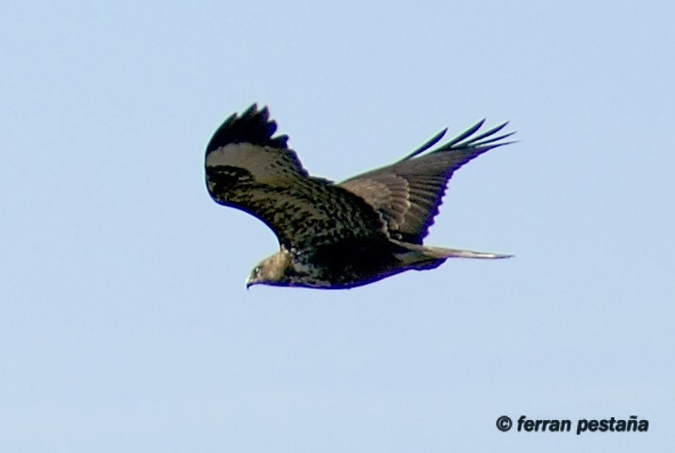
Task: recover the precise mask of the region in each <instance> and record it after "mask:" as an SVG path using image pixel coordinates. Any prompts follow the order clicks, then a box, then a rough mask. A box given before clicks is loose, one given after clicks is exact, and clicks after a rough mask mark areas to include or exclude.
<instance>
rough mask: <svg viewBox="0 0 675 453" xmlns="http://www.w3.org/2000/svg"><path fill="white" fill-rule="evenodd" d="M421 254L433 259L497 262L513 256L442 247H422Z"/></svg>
mask: <svg viewBox="0 0 675 453" xmlns="http://www.w3.org/2000/svg"><path fill="white" fill-rule="evenodd" d="M422 248H423V249H424V250H423V252H424V253H425V254H426V255H429V256H431V257H433V258H478V259H488V260H498V259H502V258H511V257H513V255H508V254H504V253H492V252H476V251H473V250H461V249H448V248H444V247H427V246H422Z"/></svg>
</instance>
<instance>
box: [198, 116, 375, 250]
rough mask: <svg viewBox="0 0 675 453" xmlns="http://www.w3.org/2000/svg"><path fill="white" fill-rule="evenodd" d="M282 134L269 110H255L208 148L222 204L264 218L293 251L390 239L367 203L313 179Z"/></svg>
mask: <svg viewBox="0 0 675 453" xmlns="http://www.w3.org/2000/svg"><path fill="white" fill-rule="evenodd" d="M276 129H277V125H276V123H275V122H274V121H270V120H269V113H268V110H267V108H263V109H262V110H258V108H257V106H256V105H255V104H254V105H252V106H251V107H250V108H249V109H248V110H246V111H245V112H244V113H243V114H242V115H241V116H238V115H236V114H235V115H232V116H231V117H229V118H228V119H227V120H226V121H225V122H224V123H223V125H222V126H221V127H220V128H219V129H218V130H217V131H216V133H215V134H214V135H213V138H211V141H210V142H209V144H208V146H207V148H206V186H207V188H208V191H209V194H210V195H211V197H212V198H213V199H214V200H215V201H216V202H218V203H220V204H222V205H225V206H231V207H233V208H237V209H241V210H242V211H245V212H248V213H249V214H252V215H254V216H255V217H257V218H259V219H260V220H262V221H263V222H265V224H267V226H269V227H270V228H271V229H272V230H273V231H274V233H275V234H276V236H277V238H278V239H279V243H280V244H281V245H282V246H285V247H286V248H287V249H289V250H290V249H295V250H298V249H305V248H308V247H313V246H316V245H321V244H326V243H334V242H338V241H339V240H341V239H349V238H366V237H373V236H378V235H379V236H385V235H386V233H385V229H384V224H383V222H382V219H381V218H380V217H379V215H378V213H377V212H376V211H375V210H374V209H373V208H372V207H371V206H370V205H368V204H367V203H366V202H365V201H364V200H363V199H362V198H360V197H358V196H355V195H354V194H353V193H351V192H349V191H347V190H345V189H343V188H341V187H338V186H336V185H334V184H333V183H331V182H330V181H328V180H325V179H321V178H315V177H310V176H309V175H308V173H307V171H306V170H305V169H304V168H303V167H302V164H301V163H300V160H299V159H298V156H297V155H296V153H295V151H293V150H291V149H289V148H288V146H287V144H286V142H287V140H288V137H287V136H285V135H278V136H273V134H274V132H275V131H276Z"/></svg>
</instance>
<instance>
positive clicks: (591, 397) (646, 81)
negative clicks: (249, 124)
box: [0, 0, 675, 453]
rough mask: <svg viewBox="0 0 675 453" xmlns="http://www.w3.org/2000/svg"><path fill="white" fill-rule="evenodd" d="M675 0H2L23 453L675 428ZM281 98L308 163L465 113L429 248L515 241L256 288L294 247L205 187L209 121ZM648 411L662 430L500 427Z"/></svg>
mask: <svg viewBox="0 0 675 453" xmlns="http://www.w3.org/2000/svg"><path fill="white" fill-rule="evenodd" d="M674 18H675V6H673V5H671V4H669V3H668V2H647V3H644V2H643V3H640V4H639V5H638V4H637V3H635V2H609V1H594V2H581V1H570V2H565V3H562V2H524V1H515V2H496V1H488V2H440V1H438V2H413V3H410V2H366V3H363V2H341V3H339V4H338V3H335V4H321V3H319V2H269V1H260V2H240V3H239V4H237V3H235V2H191V3H189V2H125V1H120V2H72V1H63V2H44V1H42V2H41V1H33V2H31V1H22V2H18V1H13V0H10V1H5V2H3V3H2V5H0V43H1V45H0V67H2V70H1V71H0V136H1V137H2V143H3V151H2V156H3V163H2V165H0V209H1V210H2V212H3V215H2V218H1V219H0V233H1V236H0V237H1V238H2V255H1V256H2V258H0V275H1V277H0V278H1V282H2V289H1V290H0V449H1V450H2V451H8V452H44V451H50V452H68V453H73V452H88V453H89V452H119V451H125V452H147V451H171V452H182V451H186V452H187V451H190V452H192V451H199V452H221V451H238V452H265V451H275V452H286V451H288V452H316V451H322V452H343V451H357V452H358V451H364V452H372V451H387V452H408V451H425V452H448V451H496V450H499V451H504V452H511V451H514V452H515V451H517V452H523V451H551V452H556V451H560V452H563V451H565V452H568V451H615V452H618V451H665V450H667V449H668V447H670V448H671V449H672V447H673V446H675V435H674V434H673V432H672V429H671V428H670V426H671V425H672V421H673V417H674V416H675V414H674V412H673V407H675V379H674V378H675V371H674V368H673V345H674V343H675V336H674V334H673V319H674V318H675V308H674V307H675V303H674V302H675V300H674V299H675V279H674V278H673V256H674V255H675V240H673V231H674V230H675V228H674V226H675V221H674V214H675V212H674V211H675V208H674V206H675V203H673V195H675V183H674V182H673V178H672V172H673V169H674V168H675V152H674V150H675V139H674V138H673V134H672V121H673V119H674V118H675V95H674V93H675V90H673V74H674V73H675V66H674V64H673V58H672V49H673V45H674V44H675V32H674V31H673V28H672V22H673V19H674ZM253 102H258V103H259V104H260V105H268V106H269V107H270V110H271V114H272V116H273V117H274V118H275V119H276V120H277V122H278V123H279V126H280V131H281V132H283V133H287V134H289V136H290V142H289V144H290V145H291V146H292V147H293V148H294V149H296V150H297V151H298V153H299V156H300V158H301V160H302V162H303V164H304V165H305V167H306V168H307V169H309V171H310V172H311V173H312V174H315V175H319V176H324V177H329V178H331V179H335V180H341V179H344V178H346V177H349V176H351V175H354V174H356V173H358V172H361V171H364V170H367V169H370V168H374V167H377V166H380V165H384V164H387V163H389V162H393V161H395V160H397V159H399V158H401V157H402V156H404V155H405V154H406V153H407V152H409V151H410V150H412V149H414V148H415V147H416V146H418V145H419V144H421V143H423V142H424V141H426V140H427V139H428V138H430V137H431V136H432V135H433V134H435V133H436V132H437V131H438V130H440V129H442V128H443V127H446V126H449V127H450V132H451V133H455V132H459V131H460V130H462V129H463V128H465V127H466V126H468V125H470V124H472V123H473V122H475V121H476V120H478V119H480V118H483V117H487V118H488V123H489V124H496V123H498V122H501V121H503V120H510V121H511V125H510V127H511V128H512V130H517V131H518V134H517V138H518V139H519V140H520V142H519V143H518V144H515V145H510V146H508V147H504V148H499V149H497V150H494V151H491V152H490V153H488V154H487V155H484V156H481V157H480V158H479V159H477V160H475V161H473V162H471V163H470V164H469V165H467V166H466V167H464V168H462V169H461V170H460V171H459V172H457V173H456V174H455V176H454V177H453V180H452V182H451V184H450V188H449V190H448V195H447V196H446V198H445V203H444V205H443V207H442V209H441V215H440V216H439V217H438V219H437V222H436V224H435V225H434V227H433V228H432V230H431V235H430V237H429V238H428V242H429V243H430V244H434V245H442V246H449V247H458V248H470V249H476V250H487V251H495V252H506V253H513V254H515V255H516V258H514V259H511V260H506V261H498V262H488V261H469V260H457V261H453V262H450V263H446V264H445V265H444V266H442V267H441V268H439V269H437V270H434V271H431V272H408V273H406V274H402V275H400V276H397V277H394V278H391V279H387V280H384V281H382V282H379V283H377V284H374V285H370V286H367V287H363V288H359V289H354V290H349V291H334V292H320V291H312V290H302V289H280V288H272V287H259V286H257V287H254V288H252V289H251V290H250V291H248V292H247V291H246V290H245V287H244V280H245V277H246V276H247V275H248V273H249V270H250V268H251V267H252V266H253V265H254V264H255V263H257V262H258V261H259V260H260V259H261V258H263V257H265V256H267V255H269V254H271V253H273V252H274V251H275V250H276V248H277V244H276V239H275V237H274V235H273V234H272V233H271V232H270V231H269V230H268V229H267V228H266V227H265V226H264V225H263V224H262V223H260V222H259V221H257V220H256V219H254V218H252V217H249V216H247V215H245V214H244V213H242V212H239V211H235V210H232V209H225V208H222V207H220V206H218V205H216V204H215V203H213V202H212V200H211V199H210V198H209V196H208V194H207V192H206V190H205V186H204V182H203V177H204V176H203V157H204V156H203V154H204V148H205V146H206V143H207V142H208V140H209V138H210V136H211V134H212V133H213V131H214V130H215V129H216V127H218V126H219V125H220V123H221V122H222V121H223V120H224V119H225V118H226V117H227V116H229V115H230V114H231V113H233V112H235V111H242V110H243V109H245V108H246V107H248V106H249V105H250V104H251V103H253ZM501 415H509V416H511V417H512V418H514V419H517V418H518V417H519V416H520V415H527V417H528V418H530V419H571V420H572V421H576V420H579V419H603V418H609V417H616V418H623V419H627V418H628V417H629V416H630V415H637V416H638V417H639V418H640V419H647V420H649V422H650V428H649V431H648V432H647V433H585V434H582V435H580V436H577V435H575V434H574V433H558V434H554V433H522V432H521V433H518V432H508V433H502V432H499V431H498V430H497V429H496V427H495V421H496V419H497V418H498V417H499V416H501Z"/></svg>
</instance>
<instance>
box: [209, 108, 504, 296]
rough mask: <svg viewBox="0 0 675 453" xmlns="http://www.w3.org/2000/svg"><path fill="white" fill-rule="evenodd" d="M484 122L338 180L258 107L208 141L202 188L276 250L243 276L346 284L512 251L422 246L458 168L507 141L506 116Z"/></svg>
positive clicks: (283, 282)
mask: <svg viewBox="0 0 675 453" xmlns="http://www.w3.org/2000/svg"><path fill="white" fill-rule="evenodd" d="M483 122H484V120H483V121H480V122H479V123H477V124H475V125H474V126H472V127H470V128H469V129H468V130H466V131H465V132H463V133H461V134H459V135H458V136H457V137H455V138H453V139H451V140H450V141H448V142H447V143H445V144H442V145H440V146H438V147H436V148H435V149H431V148H433V147H434V145H436V144H437V143H438V142H439V141H441V139H442V138H443V136H444V135H445V132H446V131H447V129H444V130H443V131H441V132H439V133H438V134H436V135H435V136H434V137H432V138H431V139H430V140H428V141H427V142H426V143H424V144H423V145H422V146H420V147H419V148H417V149H416V150H415V151H413V152H411V153H410V154H408V155H407V156H406V157H404V158H403V159H401V160H399V161H398V162H396V163H394V164H391V165H388V166H385V167H382V168H379V169H377V170H372V171H369V172H366V173H363V174H361V175H358V176H354V177H353V178H349V179H347V180H346V181H343V182H341V183H338V184H336V183H334V182H331V181H329V180H327V179H323V178H318V177H314V176H310V175H309V174H308V172H307V170H305V169H304V168H303V166H302V164H301V163H300V160H299V159H298V156H297V154H296V153H295V151H293V150H292V149H290V148H289V147H288V145H287V141H288V136H286V135H274V133H275V131H276V129H277V124H276V122H274V121H272V120H270V119H269V111H268V109H267V107H264V108H262V109H258V107H257V105H256V104H253V105H252V106H251V107H250V108H248V109H247V110H246V111H245V112H244V113H242V114H241V115H237V114H236V113H235V114H233V115H232V116H230V117H229V118H228V119H227V120H225V122H224V123H223V124H222V125H221V126H220V128H218V130H217V131H216V132H215V134H214V135H213V137H212V138H211V140H210V142H209V144H208V146H207V147H206V186H207V188H208V191H209V194H210V195H211V197H213V199H214V200H215V201H216V202H217V203H219V204H222V205H225V206H230V207H233V208H237V209H240V210H242V211H245V212H247V213H249V214H251V215H253V216H255V217H257V218H259V219H260V220H262V221H263V222H264V223H265V224H266V225H267V226H268V227H269V228H271V229H272V231H274V233H275V234H276V236H277V238H278V240H279V245H280V250H279V252H277V253H275V254H274V255H271V256H270V257H268V258H266V259H265V260H263V261H261V262H260V264H258V265H257V266H256V267H255V268H254V269H253V271H252V272H251V274H250V276H249V277H248V279H247V281H246V287H247V288H248V287H250V286H251V285H255V284H265V285H275V286H301V287H309V288H319V289H345V288H353V287H357V286H361V285H366V284H368V283H372V282H375V281H378V280H381V279H383V278H386V277H390V276H392V275H395V274H398V273H400V272H404V271H407V270H411V269H414V270H426V269H433V268H436V267H438V266H440V265H441V264H442V263H443V262H445V260H446V259H448V258H489V259H495V258H508V257H510V256H511V255H503V254H498V253H484V252H475V251H470V250H459V249H450V248H442V247H431V246H427V245H424V244H423V242H422V240H423V239H424V237H425V236H426V235H427V233H428V230H429V227H430V226H431V225H432V223H433V221H434V217H435V216H436V214H438V207H439V205H440V204H441V202H442V197H443V195H444V193H445V189H446V185H447V182H448V180H449V179H450V177H451V176H452V174H453V173H454V171H455V170H457V169H458V168H460V167H461V166H462V165H464V164H465V163H467V162H468V161H470V160H471V159H473V158H475V157H476V156H478V155H480V154H482V153H484V152H486V151H489V150H491V149H493V148H496V147H498V146H502V145H505V144H508V143H511V142H505V141H504V139H506V138H507V137H509V136H511V135H512V134H513V132H512V133H506V134H501V135H500V134H499V133H500V131H502V129H503V128H504V127H505V126H506V124H507V123H503V124H501V125H499V126H497V127H494V128H492V129H489V130H487V131H485V132H479V130H480V129H481V127H482V126H483Z"/></svg>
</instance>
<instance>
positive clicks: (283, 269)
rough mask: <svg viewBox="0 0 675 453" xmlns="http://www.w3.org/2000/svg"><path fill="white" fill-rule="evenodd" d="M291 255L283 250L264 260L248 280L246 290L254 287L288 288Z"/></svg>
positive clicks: (254, 269)
mask: <svg viewBox="0 0 675 453" xmlns="http://www.w3.org/2000/svg"><path fill="white" fill-rule="evenodd" d="M289 269H291V255H290V254H289V253H288V252H287V251H286V250H282V251H280V252H277V253H275V254H274V255H272V256H269V257H267V258H265V259H264V260H262V261H261V262H260V263H258V265H257V266H256V267H254V268H253V270H252V271H251V274H250V275H249V276H248V278H247V279H246V289H248V288H250V287H251V286H253V285H274V286H288V285H289V280H288V274H287V272H288V270H289Z"/></svg>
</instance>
